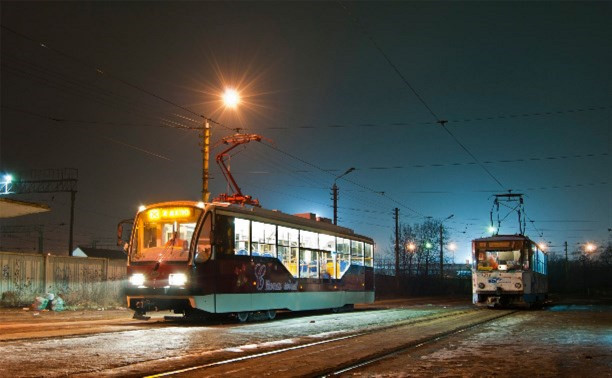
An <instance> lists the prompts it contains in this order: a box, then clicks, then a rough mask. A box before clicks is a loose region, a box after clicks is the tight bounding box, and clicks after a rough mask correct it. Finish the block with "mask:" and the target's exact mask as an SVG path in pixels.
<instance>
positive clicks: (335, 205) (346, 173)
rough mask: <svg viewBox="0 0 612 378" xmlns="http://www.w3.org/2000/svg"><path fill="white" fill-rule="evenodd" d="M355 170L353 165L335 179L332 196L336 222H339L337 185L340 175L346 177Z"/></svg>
mask: <svg viewBox="0 0 612 378" xmlns="http://www.w3.org/2000/svg"><path fill="white" fill-rule="evenodd" d="M354 170H355V168H353V167H351V168H349V169H347V170H346V172H344V173H343V174H341V175H340V176H336V178H335V179H334V186H332V197H333V200H334V224H338V185H336V181H337V180H338V179H339V178H340V177H344V176H346V175H348V174H349V173H351V172H353V171H354Z"/></svg>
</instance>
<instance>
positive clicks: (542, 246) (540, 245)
mask: <svg viewBox="0 0 612 378" xmlns="http://www.w3.org/2000/svg"><path fill="white" fill-rule="evenodd" d="M538 247H540V250H541V251H546V248H548V246H547V245H546V243H538Z"/></svg>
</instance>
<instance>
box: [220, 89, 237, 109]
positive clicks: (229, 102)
mask: <svg viewBox="0 0 612 378" xmlns="http://www.w3.org/2000/svg"><path fill="white" fill-rule="evenodd" d="M223 103H224V104H225V106H226V107H228V108H232V109H235V108H236V107H237V106H238V104H239V103H240V94H239V93H238V92H237V91H236V90H235V89H232V88H227V89H226V90H225V92H224V93H223Z"/></svg>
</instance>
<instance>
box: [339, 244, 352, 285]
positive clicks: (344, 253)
mask: <svg viewBox="0 0 612 378" xmlns="http://www.w3.org/2000/svg"><path fill="white" fill-rule="evenodd" d="M336 246H337V250H338V251H337V252H338V253H337V256H336V260H337V265H338V269H337V270H338V273H337V274H338V275H337V278H341V277H342V275H343V274H344V273H345V272H346V271H347V270H348V268H349V267H350V265H351V241H350V240H349V239H344V238H336Z"/></svg>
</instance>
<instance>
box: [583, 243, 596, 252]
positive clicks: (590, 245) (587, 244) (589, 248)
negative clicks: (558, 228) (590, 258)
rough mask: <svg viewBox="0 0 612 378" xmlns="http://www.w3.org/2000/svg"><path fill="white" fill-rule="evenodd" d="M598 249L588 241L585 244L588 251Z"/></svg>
mask: <svg viewBox="0 0 612 378" xmlns="http://www.w3.org/2000/svg"><path fill="white" fill-rule="evenodd" d="M596 249H597V246H596V245H595V244H593V243H586V244H585V245H584V250H585V251H587V252H589V253H590V252H594V251H595V250H596Z"/></svg>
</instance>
